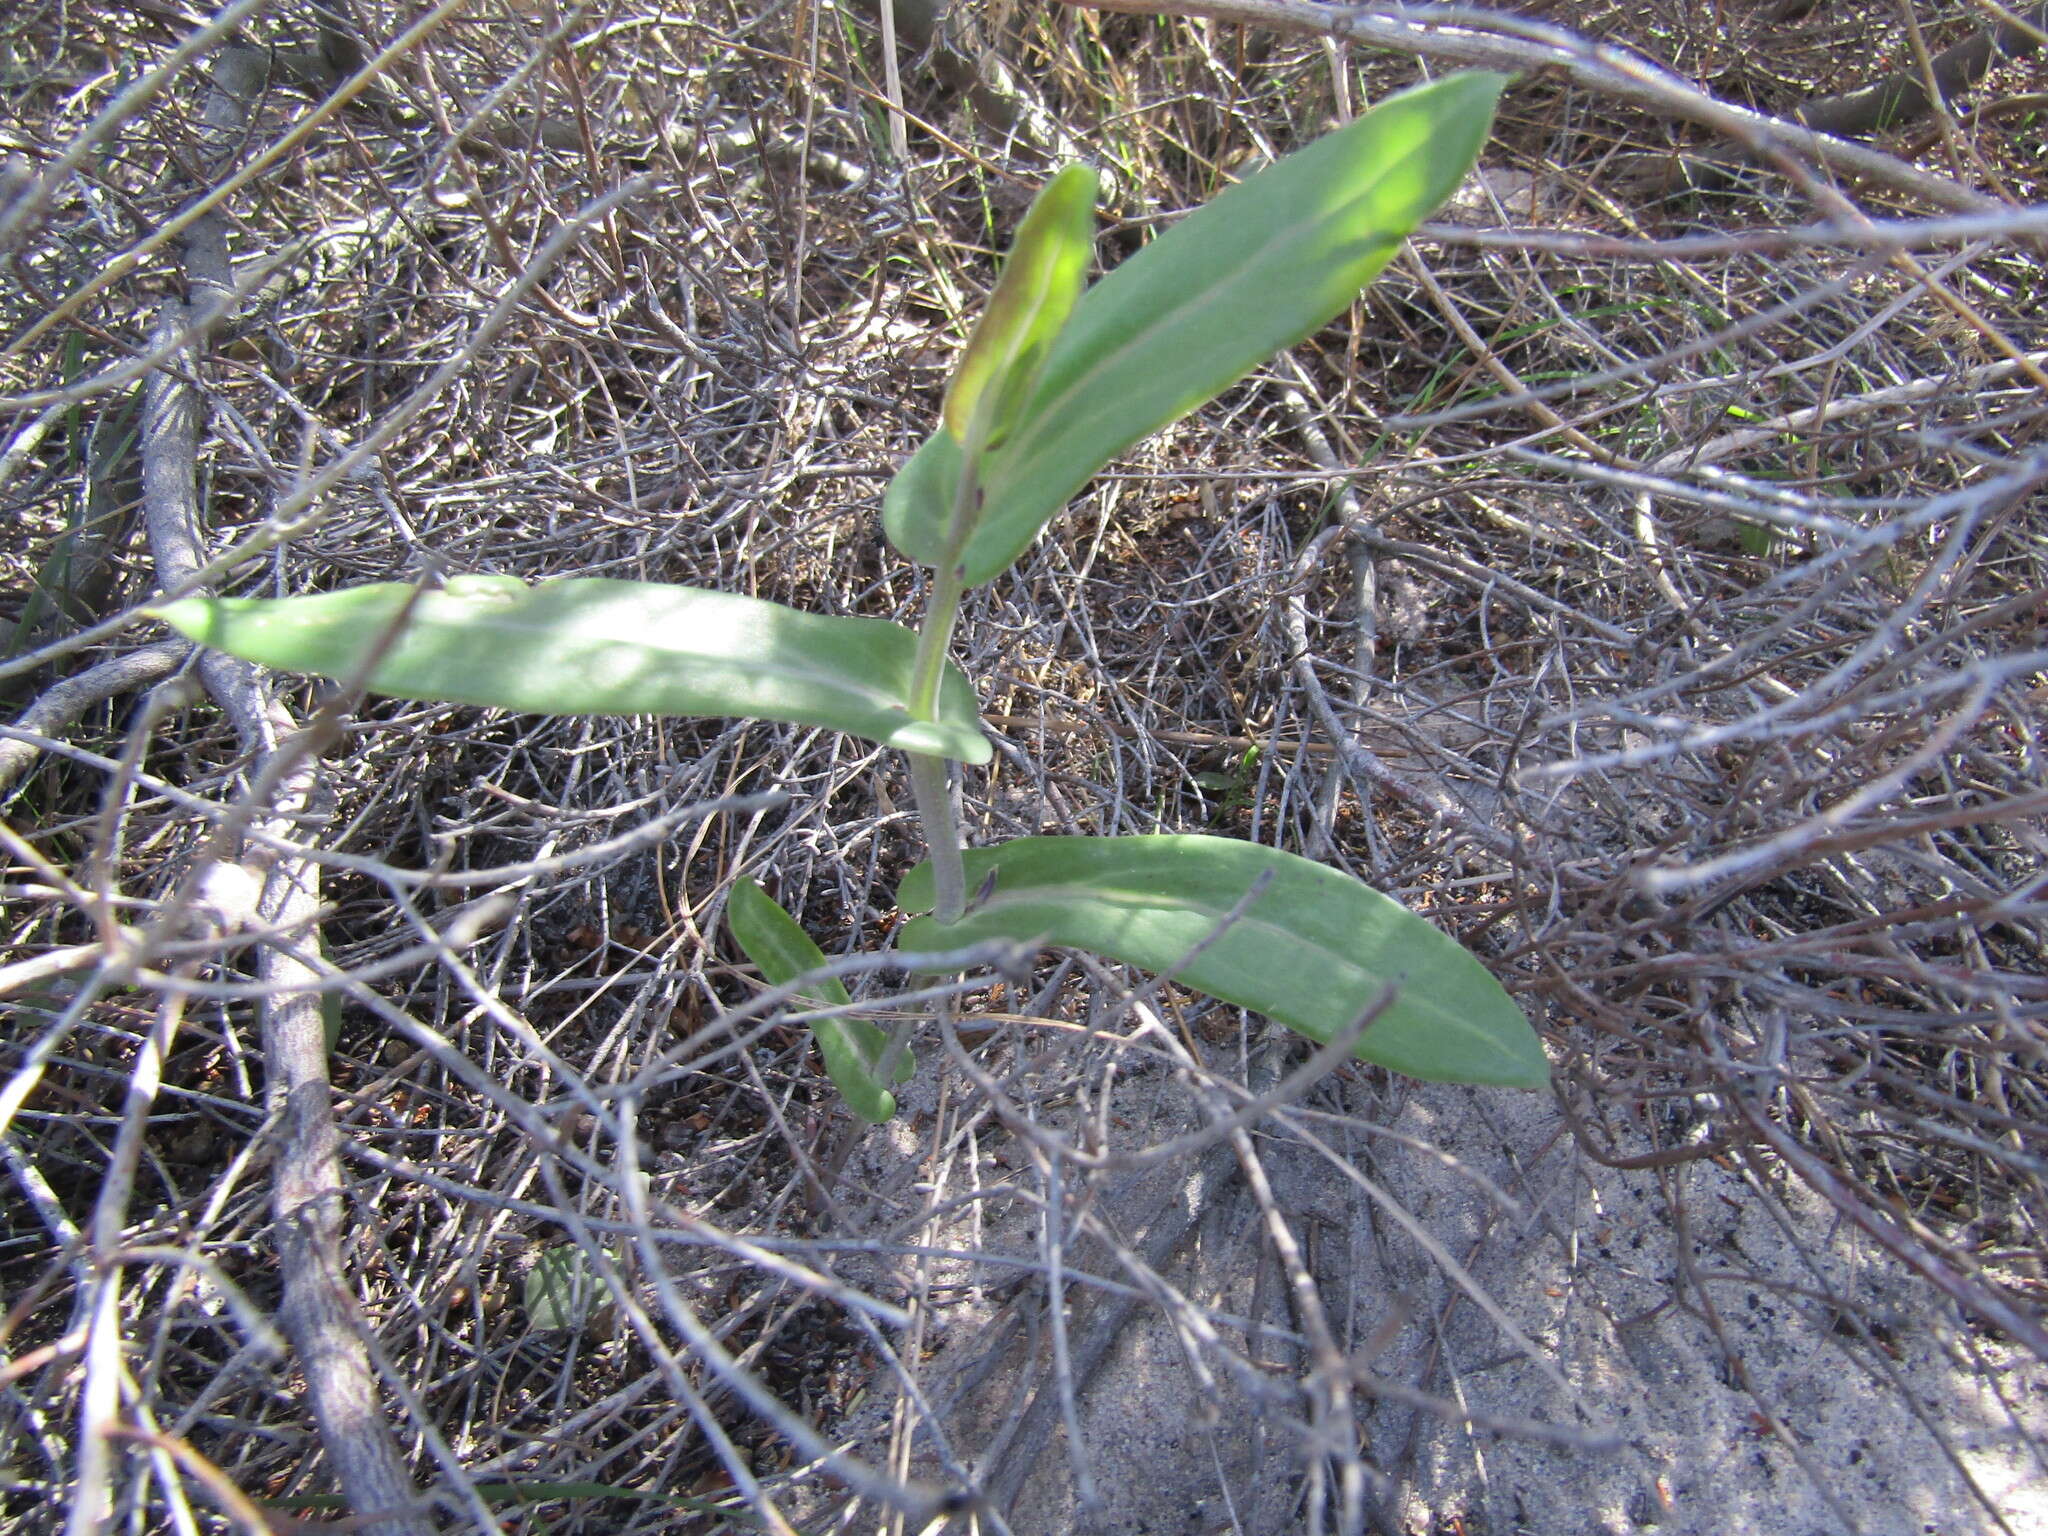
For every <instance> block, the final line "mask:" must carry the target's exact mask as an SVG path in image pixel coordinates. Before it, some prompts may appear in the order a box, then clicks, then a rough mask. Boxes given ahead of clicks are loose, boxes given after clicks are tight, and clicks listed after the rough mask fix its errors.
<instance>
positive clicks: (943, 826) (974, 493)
mask: <svg viewBox="0 0 2048 1536" xmlns="http://www.w3.org/2000/svg"><path fill="white" fill-rule="evenodd" d="M986 415H987V413H986V411H983V410H976V412H975V413H974V420H973V421H972V422H971V423H970V424H969V426H968V429H967V441H966V443H965V444H964V445H963V446H962V447H961V450H960V479H959V481H958V482H957V483H956V484H955V485H954V487H953V508H952V514H951V516H949V517H948V518H947V520H946V544H945V550H944V558H943V559H941V560H940V561H939V564H938V569H937V570H935V571H933V572H932V586H931V592H930V594H929V595H928V596H927V597H926V599H925V605H924V623H923V624H922V625H920V626H919V627H918V632H917V660H916V664H915V665H914V667H913V668H912V671H911V675H910V700H909V702H910V714H911V718H913V719H916V720H934V719H936V718H938V703H939V682H940V680H941V679H942V678H943V677H944V676H945V670H946V651H947V649H948V647H950V646H951V645H952V642H953V626H954V624H955V622H956V621H957V620H958V619H959V617H960V599H961V597H962V595H963V594H964V593H965V592H966V590H967V583H966V577H965V574H964V573H963V572H962V570H961V568H960V557H961V555H962V554H964V553H965V552H966V549H967V540H968V536H969V535H970V534H971V533H972V532H973V531H974V523H975V518H976V514H977V513H978V512H980V510H981V448H982V442H983V439H984V438H985V437H986V436H987V423H986ZM908 756H909V758H910V791H911V795H912V798H913V799H914V800H915V801H916V804H917V819H918V820H919V821H920V822H922V823H923V824H924V842H925V848H926V849H927V850H928V851H929V852H930V854H931V860H932V891H933V895H934V898H935V900H934V904H933V908H932V915H933V916H934V917H936V918H937V919H938V920H939V921H940V922H942V923H957V922H958V921H959V920H960V918H961V916H962V915H963V914H964V913H965V912H966V910H967V872H966V868H965V866H964V865H963V863H962V862H961V857H960V849H961V843H960V823H959V820H958V818H956V817H955V816H954V815H953V796H952V793H951V787H950V784H949V782H948V779H949V773H950V768H951V764H950V763H949V762H948V760H947V759H945V758H943V757H931V756H927V755H926V754H924V753H922V752H912V753H910V754H908Z"/></svg>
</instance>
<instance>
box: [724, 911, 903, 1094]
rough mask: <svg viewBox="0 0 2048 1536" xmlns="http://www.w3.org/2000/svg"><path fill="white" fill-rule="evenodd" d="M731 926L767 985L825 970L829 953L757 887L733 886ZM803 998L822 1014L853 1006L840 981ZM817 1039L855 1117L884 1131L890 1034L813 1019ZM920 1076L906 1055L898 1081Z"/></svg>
mask: <svg viewBox="0 0 2048 1536" xmlns="http://www.w3.org/2000/svg"><path fill="white" fill-rule="evenodd" d="M725 922H726V926H727V927H729V928H730V929H732V936H733V938H734V939H735V940H736V941H737V942H738V944H739V946H740V948H741V949H743V950H745V951H746V954H747V958H748V959H749V960H751V961H753V962H754V964H755V966H756V967H757V968H758V969H759V970H760V972H761V979H762V980H764V981H766V982H767V983H768V984H769V985H770V986H772V987H781V986H787V985H788V984H789V983H790V982H792V981H795V980H796V979H797V978H798V977H799V976H805V975H808V974H810V973H811V972H813V971H819V970H823V969H824V967H825V955H824V952H823V951H822V950H820V949H819V948H818V946H817V945H815V944H813V943H812V942H811V936H810V935H809V934H807V933H805V932H804V930H803V926H802V925H801V924H800V923H798V922H797V920H796V919H795V918H793V917H791V916H790V915H789V913H788V912H787V911H785V910H784V909H783V907H782V905H781V903H779V902H778V901H776V899H775V898H774V897H773V896H770V895H769V894H768V893H767V892H766V891H764V890H763V889H761V887H760V885H759V884H757V883H756V882H755V881H752V880H744V879H743V880H740V881H738V882H736V883H735V884H734V885H733V888H732V894H731V895H730V896H729V897H727V898H726V903H725ZM801 995H802V996H803V997H805V998H807V999H809V1000H810V1001H811V1002H813V1003H816V1004H817V1005H818V1006H819V1007H821V1008H837V1007H841V1006H843V1005H845V1004H847V1003H850V1002H851V1001H852V999H851V998H850V997H848V996H847V993H846V988H845V987H843V986H841V985H840V983H839V979H838V978H837V977H836V976H821V977H819V978H818V979H817V981H816V982H814V983H812V984H811V985H809V986H807V987H806V988H805V989H804V990H803V992H802V994H801ZM811 1033H812V1034H814V1035H816V1036H817V1037H818V1054H819V1055H821V1056H823V1057H824V1058H825V1075H826V1076H828V1077H830V1078H831V1079H832V1084H833V1086H834V1087H836V1088H837V1089H838V1090H839V1092H840V1096H841V1097H843V1098H844V1099H845V1100H846V1102H847V1103H848V1104H849V1105H850V1106H851V1107H852V1109H853V1112H854V1113H855V1114H857V1115H859V1116H860V1117H861V1119H863V1120H865V1121H867V1122H868V1124H870V1125H880V1124H881V1123H882V1122H883V1121H884V1120H887V1119H888V1118H889V1117H890V1116H891V1115H893V1114H895V1113H896V1095H895V1094H893V1093H891V1092H890V1091H889V1088H888V1085H887V1084H886V1083H884V1082H883V1081H882V1078H881V1074H880V1073H879V1072H878V1071H877V1070H876V1068H878V1067H879V1066H880V1065H881V1062H882V1057H883V1055H884V1054H885V1053H886V1052H887V1051H888V1049H889V1036H888V1035H887V1033H886V1032H884V1031H883V1030H880V1029H877V1028H876V1027H875V1026H874V1025H872V1024H870V1023H869V1022H868V1021H867V1020H866V1019H813V1020H812V1021H811ZM915 1070H916V1064H915V1063H913V1062H912V1061H911V1059H910V1056H909V1054H908V1053H907V1052H906V1053H905V1054H904V1055H903V1056H902V1058H901V1059H900V1060H898V1061H897V1063H896V1071H895V1075H894V1077H893V1079H892V1080H893V1081H895V1082H898V1083H905V1082H908V1081H910V1076H911V1073H912V1072H914V1071H915Z"/></svg>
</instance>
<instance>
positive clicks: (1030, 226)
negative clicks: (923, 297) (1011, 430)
mask: <svg viewBox="0 0 2048 1536" xmlns="http://www.w3.org/2000/svg"><path fill="white" fill-rule="evenodd" d="M1095 186H1096V178H1095V170H1094V168H1093V167H1092V166H1086V165H1070V166H1067V167H1066V168H1065V169H1064V170H1062V171H1061V172H1060V173H1059V174H1058V175H1057V176H1055V177H1053V179H1052V180H1051V181H1049V182H1047V183H1046V184H1045V186H1044V187H1043V188H1041V189H1040V191H1039V194H1038V196H1037V197H1036V198H1035V199H1033V200H1032V204H1031V208H1030V210H1029V211H1028V212H1027V213H1026V214H1025V215H1024V219H1023V222H1022V223H1020V224H1019V225H1018V226H1017V236H1016V239H1015V240H1014V241H1013V242H1012V243H1011V246H1010V254H1009V256H1008V257H1007V258H1006V259H1005V260H1004V262H1003V273H1002V276H1001V277H1000V278H998V279H997V281H996V286H995V291H994V292H993V293H991V294H990V295H989V299H988V308H986V309H984V310H983V311H982V312H981V319H980V321H979V322H978V323H977V324H976V325H975V327H974V334H973V335H972V336H971V337H969V338H968V342H967V350H966V351H964V352H962V353H961V354H960V361H959V363H958V364H956V365H955V367H954V369H953V382H952V383H951V384H950V385H948V386H947V389H946V407H945V411H944V418H945V423H946V427H947V430H949V431H950V432H951V433H952V434H953V436H954V437H955V438H957V439H958V440H960V441H961V442H965V441H967V438H968V435H969V433H968V429H969V426H970V424H971V423H972V422H973V420H974V413H975V409H976V407H977V406H979V405H981V403H982V396H983V395H984V393H985V392H987V391H989V390H994V391H995V392H996V395H995V397H993V402H992V403H999V405H1000V406H1001V407H1007V408H1008V409H1010V410H1014V408H1015V407H1016V406H1017V405H1019V404H1021V403H1022V402H1023V400H1024V399H1025V398H1026V397H1028V395H1029V392H1030V387H1031V385H1032V383H1033V382H1034V375H1035V374H1036V372H1037V370H1038V367H1039V365H1040V364H1042V363H1043V362H1044V360H1045V355H1046V349H1047V347H1048V346H1049V345H1050V343H1051V341H1052V339H1053V337H1054V336H1056V335H1058V334H1059V329H1060V327H1061V326H1063V325H1065V324H1066V323H1067V316H1068V315H1070V314H1071V313H1073V309H1074V301H1075V300H1076V299H1078V298H1079V297H1080V296H1081V285H1082V283H1083V281H1085V279H1086V278H1087V275H1088V258H1089V257H1090V256H1092V255H1093V254H1094V253H1095ZM1002 415H1003V410H1002V409H997V410H994V411H992V412H991V413H990V416H991V419H990V420H989V422H988V424H987V425H988V435H987V437H986V442H987V443H988V444H989V445H990V446H993V445H994V444H996V443H997V442H1000V441H1001V440H1002V436H1003V433H1004V430H1005V429H1006V427H1007V425H1008V423H1006V422H1004V421H1003V420H1002V419H1001V417H1002Z"/></svg>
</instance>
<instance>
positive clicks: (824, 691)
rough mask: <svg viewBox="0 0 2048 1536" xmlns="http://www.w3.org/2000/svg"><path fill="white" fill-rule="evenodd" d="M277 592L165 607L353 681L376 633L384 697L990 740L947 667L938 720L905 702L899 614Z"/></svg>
mask: <svg viewBox="0 0 2048 1536" xmlns="http://www.w3.org/2000/svg"><path fill="white" fill-rule="evenodd" d="M413 596H414V589H413V588H412V587H411V586H410V585H409V584H407V583H405V582H382V583H379V584H377V585H375V586H366V587H350V588H348V589H346V590H345V591H341V592H324V593H320V594H318V595H315V596H311V597H288V598H280V599H276V600H271V599H263V598H237V597H223V598H216V597H190V598H186V599H184V600H183V601H181V602H175V603H169V604H166V605H165V606H164V607H161V608H157V609H152V610H150V612H151V613H153V614H154V616H155V617H157V618H159V619H162V620H163V621H164V622H165V623H166V624H169V625H170V626H171V627H172V628H173V629H176V630H178V631H179V632H180V633H182V634H184V635H186V636H188V637H190V638H191V639H193V640H196V641H198V642H200V643H201V644H202V645H210V646H213V647H215V648H216V649H218V650H223V651H227V652H230V653H231V654H233V655H236V656H240V657H242V658H243V659H245V660H248V661H254V662H260V663H262V664H263V665H265V666H270V667H279V668H282V669H284V670H285V671H290V672H311V673H315V674H317V675H318V676H321V677H331V678H338V679H344V680H347V679H353V678H354V677H355V676H356V675H357V673H358V672H359V671H360V670H361V668H362V664H363V663H364V661H365V660H366V659H367V658H368V657H369V656H370V655H371V654H372V653H373V652H374V651H375V649H376V646H377V644H378V642H379V641H380V640H381V639H382V638H383V637H384V636H385V635H387V634H389V633H390V632H391V631H392V630H393V628H394V627H395V626H397V625H398V624H399V621H400V619H401V617H403V618H404V629H403V632H402V633H400V634H399V635H398V637H397V639H395V640H394V641H392V643H391V644H390V646H389V648H388V649H386V650H385V651H384V652H383V655H382V656H381V658H380V659H379V660H378V662H377V665H376V669H375V670H374V671H373V672H372V673H371V674H370V677H369V679H368V686H369V688H370V691H371V692H373V693H382V694H390V695H393V696H395V697H397V698H402V699H436V700H440V701H443V702H446V703H451V704H485V705H496V706H498V707H499V708H501V709H515V710H523V711H526V712H528V713H532V714H548V715H715V716H732V717H736V718H743V719H760V720H787V721H792V722H794V723H796V724H799V725H822V726H827V727H830V728H832V729H835V730H841V731H847V732H850V733H851V734H853V735H855V736H864V737H866V738H867V739H868V740H870V741H878V742H881V743H882V744H884V745H885V746H891V747H902V748H905V749H906V750H908V751H912V752H927V753H931V754H934V755H936V756H941V757H953V758H959V759H960V760H962V761H964V762H969V763H985V762H987V761H988V760H989V757H990V755H991V750H990V747H989V744H988V741H987V739H986V738H984V737H983V736H982V734H981V729H980V721H979V718H978V716H977V715H976V713H975V705H974V690H973V688H972V687H971V686H970V685H969V683H968V681H967V679H966V677H965V676H964V675H963V674H962V673H961V672H960V671H959V670H958V669H957V668H955V667H951V666H949V667H947V669H946V674H945V679H944V681H943V683H942V684H941V686H940V690H939V718H938V720H936V721H929V722H928V721H918V720H913V719H912V718H911V717H910V710H909V707H908V706H907V705H906V704H905V703H904V700H905V698H906V697H907V696H908V693H909V689H910V678H911V672H912V669H913V666H914V663H915V660H916V655H917V636H916V635H914V634H912V633H911V632H910V631H909V630H907V629H904V628H903V627H902V626H901V625H898V624H892V623H890V622H889V621H888V620H886V619H862V618H844V617H834V616H830V615H826V614H816V613H799V612H798V611H797V610H796V609H794V608H784V607H782V606H780V605H779V604H776V603H768V602H763V601H761V600H760V599H759V598H752V597H740V596H737V595H734V594H732V593H726V592H706V591H702V590H700V589H698V588H695V587H672V586H665V585H661V584H659V583H655V582H644V581H607V580H598V579H578V580H572V581H550V582H544V583H543V584H541V585H540V586H537V587H529V586H527V585H526V584H525V583H523V582H521V581H519V580H518V579H516V578H514V577H510V576H483V577H455V578H452V579H451V580H450V581H449V582H448V585H447V587H446V588H445V589H444V590H442V591H438V592H422V593H419V595H418V600H417V601H416V602H413V604H412V608H411V611H410V613H409V614H408V613H407V609H406V605H407V603H408V601H411V600H412V599H413Z"/></svg>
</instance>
